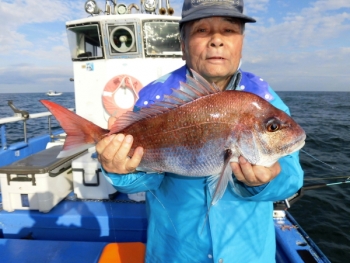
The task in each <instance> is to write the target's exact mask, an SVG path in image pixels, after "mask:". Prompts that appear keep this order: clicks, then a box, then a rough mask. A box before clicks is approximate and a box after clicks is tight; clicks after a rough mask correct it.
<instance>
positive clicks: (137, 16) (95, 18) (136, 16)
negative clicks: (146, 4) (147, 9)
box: [66, 14, 181, 26]
mask: <svg viewBox="0 0 350 263" xmlns="http://www.w3.org/2000/svg"><path fill="white" fill-rule="evenodd" d="M123 19H140V20H158V19H159V20H163V21H164V20H170V21H173V20H180V19H181V17H179V16H166V15H152V14H125V15H99V16H90V17H87V18H82V19H77V20H72V21H68V22H66V26H71V25H75V24H84V23H91V22H102V21H108V20H114V21H115V20H123Z"/></svg>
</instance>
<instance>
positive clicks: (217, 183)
mask: <svg viewBox="0 0 350 263" xmlns="http://www.w3.org/2000/svg"><path fill="white" fill-rule="evenodd" d="M231 158H232V153H231V152H230V151H229V153H228V154H227V155H226V156H225V162H224V167H223V169H222V171H221V173H220V174H219V175H212V176H210V177H209V179H208V180H209V184H208V187H209V191H210V194H211V196H212V199H211V203H210V206H212V205H215V204H216V203H217V202H218V201H219V200H220V199H221V198H222V196H223V195H224V193H225V191H226V188H227V185H228V184H229V183H230V184H231V185H233V178H232V169H231V165H230V160H231ZM209 209H210V208H209Z"/></svg>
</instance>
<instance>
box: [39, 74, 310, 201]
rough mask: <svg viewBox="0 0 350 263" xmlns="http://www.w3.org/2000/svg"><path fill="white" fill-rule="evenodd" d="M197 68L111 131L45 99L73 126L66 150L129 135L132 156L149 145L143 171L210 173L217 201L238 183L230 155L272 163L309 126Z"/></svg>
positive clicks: (297, 144) (301, 139)
mask: <svg viewBox="0 0 350 263" xmlns="http://www.w3.org/2000/svg"><path fill="white" fill-rule="evenodd" d="M192 73H193V78H192V77H190V76H188V77H187V83H181V87H180V89H178V90H176V89H174V91H173V93H172V94H171V96H165V100H164V101H162V102H158V103H156V104H153V105H151V106H150V107H149V108H143V109H141V110H140V111H138V112H128V113H126V114H124V115H123V116H121V117H120V118H119V119H118V120H117V121H116V122H115V124H114V126H113V127H112V129H111V130H105V129H102V128H100V127H98V126H97V125H95V124H93V123H92V122H90V121H88V120H85V119H83V118H82V117H80V116H78V115H76V114H75V113H74V112H71V111H69V110H68V109H66V108H64V107H62V106H60V105H58V104H56V103H53V102H51V101H46V100H42V101H41V102H42V103H43V104H44V105H45V106H46V107H47V108H48V109H49V110H50V111H51V112H52V114H53V115H54V116H55V117H56V119H57V120H58V121H59V123H60V124H61V126H62V128H63V129H64V130H65V132H66V133H67V138H66V141H65V144H64V147H63V151H62V152H61V154H60V157H62V156H66V155H70V154H72V153H73V152H76V151H77V150H81V149H82V147H86V145H87V144H90V145H91V144H95V143H97V142H98V141H99V140H101V139H102V138H104V137H105V136H108V135H110V134H115V133H124V134H131V135H133V137H134V143H133V147H134V148H133V149H132V150H131V151H130V156H131V155H132V153H133V151H134V149H135V148H136V147H137V146H142V147H143V148H144V155H143V158H142V161H141V163H140V167H139V169H140V170H142V169H144V170H147V171H150V170H152V171H157V172H171V173H176V174H179V175H183V176H212V178H211V179H212V180H211V182H212V184H211V185H212V187H214V188H215V189H216V190H215V197H214V198H213V203H215V202H216V201H217V200H219V199H220V198H221V196H222V195H223V193H224V191H225V189H226V187H227V184H228V183H231V184H233V180H232V171H231V168H230V165H229V162H230V161H231V162H237V159H238V157H239V156H243V157H244V158H246V159H247V160H248V161H249V162H250V163H252V164H254V165H263V166H267V167H268V166H271V165H272V164H273V163H275V162H276V161H277V160H278V159H279V158H280V157H282V156H285V155H288V154H290V153H292V152H294V151H297V150H299V149H300V148H302V147H303V145H304V143H305V133H304V131H303V129H302V128H301V127H300V126H299V125H298V124H297V123H296V122H295V121H294V120H293V119H292V118H291V117H290V116H288V115H287V114H286V113H285V112H283V111H281V110H279V109H277V108H275V107H274V106H272V105H271V104H270V103H269V102H267V101H265V100H264V99H262V98H260V97H259V96H257V95H254V94H252V93H248V92H243V91H220V90H219V89H218V88H217V87H216V86H215V85H210V84H209V83H208V82H207V81H206V80H205V79H204V78H202V77H201V76H200V75H198V74H197V73H196V72H192ZM219 178H220V180H218V179H219Z"/></svg>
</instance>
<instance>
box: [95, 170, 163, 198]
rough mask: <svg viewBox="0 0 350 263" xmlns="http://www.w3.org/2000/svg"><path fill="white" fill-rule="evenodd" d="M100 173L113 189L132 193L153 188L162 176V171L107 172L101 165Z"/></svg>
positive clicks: (158, 183) (156, 186)
mask: <svg viewBox="0 0 350 263" xmlns="http://www.w3.org/2000/svg"><path fill="white" fill-rule="evenodd" d="M101 169H102V173H103V175H104V176H105V177H106V179H107V181H109V182H110V183H111V184H112V185H113V186H114V188H115V189H117V190H118V191H120V192H122V193H126V194H133V193H138V192H145V191H150V190H155V189H157V188H158V187H159V185H160V183H161V182H162V180H163V178H164V174H163V173H146V172H135V173H130V174H115V173H108V172H106V171H105V170H104V169H103V168H102V167H101Z"/></svg>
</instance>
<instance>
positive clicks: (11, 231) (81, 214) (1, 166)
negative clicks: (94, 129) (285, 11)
mask: <svg viewBox="0 0 350 263" xmlns="http://www.w3.org/2000/svg"><path fill="white" fill-rule="evenodd" d="M85 11H86V12H87V13H89V14H90V15H91V16H89V17H87V18H83V19H79V20H74V21H69V22H67V23H66V31H67V36H68V42H69V46H70V51H71V59H72V61H73V69H74V86H75V87H74V89H75V111H76V113H77V114H79V115H80V116H82V117H84V118H86V119H88V120H90V121H92V122H94V123H96V124H97V125H99V126H101V127H105V128H106V127H107V120H108V118H109V117H110V116H117V117H118V116H120V115H122V114H123V113H125V112H126V111H128V110H131V109H132V108H133V105H134V103H135V102H136V100H137V99H138V93H139V91H140V90H141V89H142V87H143V86H144V85H146V84H147V83H149V82H151V81H153V80H155V79H157V78H159V77H161V76H163V75H165V74H166V73H168V72H170V71H172V70H174V69H176V68H179V67H180V66H181V65H183V63H184V62H183V61H182V60H181V54H182V53H181V48H180V42H179V32H178V22H179V20H180V17H176V16H172V14H173V12H174V10H173V8H171V6H170V3H169V1H166V4H165V5H164V6H162V1H159V3H158V4H157V1H152V0H149V1H141V3H140V4H139V5H138V4H130V5H125V4H123V3H120V4H117V3H116V2H115V1H106V6H105V11H104V12H101V9H100V8H99V7H98V6H97V4H96V2H95V1H93V0H88V1H86V3H85ZM98 98H101V99H98ZM9 106H10V107H11V108H12V110H13V111H14V116H10V117H7V118H2V119H0V131H1V145H2V149H0V185H1V194H0V205H1V206H0V259H1V262H66V263H69V262H72V263H73V262H74V263H76V262H84V263H89V262H91V263H92V262H136V263H137V262H143V257H144V253H145V246H147V235H146V234H147V218H146V209H145V201H144V195H143V193H138V194H134V195H126V194H122V193H118V192H116V190H115V189H114V188H113V187H111V185H110V184H108V183H107V182H106V180H105V179H104V177H103V176H102V175H101V170H100V166H99V163H98V161H97V159H96V156H95V155H96V154H95V152H94V148H90V149H88V150H85V151H82V152H79V153H77V154H75V155H73V156H70V157H66V158H60V159H57V158H56V156H57V154H58V152H59V151H60V150H61V148H62V145H63V143H64V140H65V134H64V132H63V130H55V131H53V130H52V129H51V125H50V123H51V114H50V113H49V112H43V113H34V114H31V113H28V112H27V111H24V110H21V109H18V108H17V107H16V106H15V102H9ZM71 110H74V109H71ZM39 118H48V123H49V128H48V131H47V134H45V135H41V136H37V137H34V138H28V137H27V128H26V122H27V121H28V120H32V121H35V120H39ZM12 122H20V123H21V122H22V123H23V132H24V136H23V141H21V142H17V143H13V144H9V145H8V144H7V138H6V125H7V124H9V123H12ZM293 198H294V197H292V198H291V199H290V200H281V202H278V203H276V207H275V208H276V209H275V211H274V214H273V215H271V220H274V223H275V231H276V243H277V253H276V261H277V262H284V263H287V262H329V260H328V259H327V257H326V256H325V255H324V254H323V253H322V251H321V250H320V249H319V248H318V247H317V245H316V244H315V243H314V242H313V241H312V240H311V239H310V237H309V236H308V235H307V233H305V232H304V231H303V229H302V228H301V226H300V225H299V224H298V223H297V222H296V221H295V219H294V218H293V217H292V215H291V214H290V213H289V212H288V210H287V207H288V203H289V202H291V200H292V199H293ZM169 260H170V262H171V259H169Z"/></svg>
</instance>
